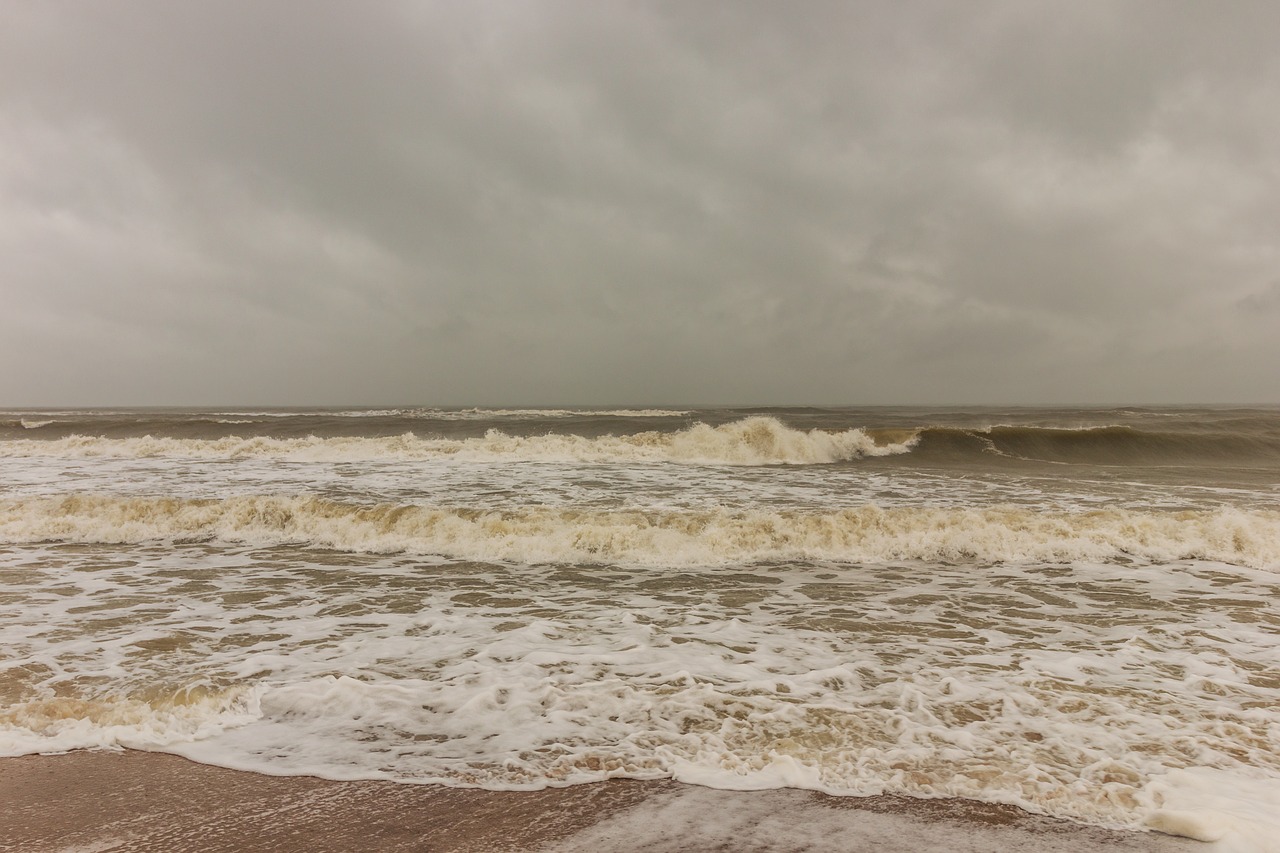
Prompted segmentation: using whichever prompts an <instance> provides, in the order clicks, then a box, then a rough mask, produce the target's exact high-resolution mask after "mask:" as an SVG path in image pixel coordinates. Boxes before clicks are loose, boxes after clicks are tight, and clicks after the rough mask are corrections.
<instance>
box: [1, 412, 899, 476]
mask: <svg viewBox="0 0 1280 853" xmlns="http://www.w3.org/2000/svg"><path fill="white" fill-rule="evenodd" d="M908 450H910V446H909V445H908V444H906V443H888V444H880V443H877V442H876V441H875V440H874V439H873V438H872V437H871V436H869V435H868V434H867V433H866V432H865V431H863V430H861V429H850V430H845V431H843V432H828V431H823V430H808V431H805V430H797V429H791V428H790V427H787V426H785V425H783V424H782V423H781V422H780V421H778V420H776V419H775V418H769V417H752V418H745V419H743V420H740V421H734V422H732V423H728V424H724V425H722V426H715V427H712V426H708V425H706V424H695V425H694V426H692V427H689V428H687V429H683V430H680V431H677V432H660V431H648V432H641V433H636V434H633V435H605V436H597V437H587V436H579V435H572V434H560V433H550V434H546V435H533V436H518V435H509V434H507V433H504V432H501V431H500V430H492V429H491V430H489V431H488V432H487V433H485V434H484V435H483V436H480V437H472V438H424V437H420V436H417V435H414V434H413V433H405V434H403V435H399V436H392V437H340V438H319V437H317V436H306V437H303V438H268V437H263V436H254V437H241V436H228V437H224V438H216V439H188V438H168V437H158V436H142V437H137V438H103V437H98V436H87V435H73V436H68V437H66V438H60V439H52V440H43V441H42V440H31V439H22V440H17V441H6V442H0V456H10V457H14V456H56V457H151V456H172V457H188V458H199V459H243V458H255V457H260V458H274V459H293V460H300V461H334V462H354V461H368V460H421V459H433V458H440V457H458V458H463V459H469V460H482V461H483V460H493V459H508V460H513V461H544V462H682V463H687V464H708V465H778V464H790V465H799V464H814V463H830V462H843V461H847V460H852V459H859V458H862V457H867V456H885V455H890V454H897V453H905V452H907V451H908Z"/></svg>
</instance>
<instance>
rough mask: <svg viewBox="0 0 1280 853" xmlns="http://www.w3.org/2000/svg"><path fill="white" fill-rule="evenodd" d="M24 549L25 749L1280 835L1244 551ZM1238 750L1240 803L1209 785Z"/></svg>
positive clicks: (1264, 598) (19, 654)
mask: <svg viewBox="0 0 1280 853" xmlns="http://www.w3.org/2000/svg"><path fill="white" fill-rule="evenodd" d="M122 556H126V558H125V559H122V558H121V557H122ZM0 577H3V578H4V579H5V580H6V583H5V585H4V587H3V589H0V591H3V592H4V593H5V594H6V600H7V601H10V602H12V603H11V604H10V605H9V606H8V607H7V609H6V610H5V611H4V615H5V617H6V618H5V619H4V620H3V622H0V624H3V625H4V626H5V627H4V630H3V632H0V643H2V644H3V646H4V648H6V649H7V650H8V659H7V660H6V662H5V669H4V671H3V676H2V677H0V683H2V684H3V685H4V689H5V693H6V694H7V695H9V696H11V697H12V698H13V699H14V700H15V701H12V702H10V703H9V704H10V707H11V709H14V710H11V711H10V712H9V713H8V715H7V716H6V717H5V718H4V721H3V725H4V729H3V730H4V732H5V738H6V739H5V740H4V741H0V743H3V744H4V745H5V746H4V749H5V751H7V752H9V753H14V752H31V751H52V750H62V749H68V748H77V747H82V746H87V745H100V746H111V745H118V746H132V747H138V748H149V749H164V750H166V751H171V752H176V753H179V754H182V755H186V756H188V757H190V758H193V759H196V760H199V761H204V762H208V763H216V764H223V765H227V766H232V767H238V768H241V769H248V770H255V771H258V772H266V773H305V774H314V775H321V776H326V777H330V778H383V779H394V780H398V781H408V782H438V783H443V784H453V785H481V786H484V787H488V788H495V789H529V788H539V787H544V786H546V785H555V784H572V783H579V782H590V781H597V780H601V779H606V778H611V777H619V776H626V777H633V778H657V777H674V778H676V779H681V780H685V781H690V782H695V783H698V784H703V785H710V786H714V787H721V788H733V789H753V788H768V787H780V786H786V787H804V788H812V789H817V790H823V791H827V792H830V793H837V794H875V793H905V794H912V795H916V796H929V797H937V796H959V797H967V798H971V799H978V800H986V801H993V802H1006V803H1014V804H1017V805H1021V806H1023V807H1025V808H1028V809H1031V810H1034V811H1040V812H1045V813H1048V814H1053V815H1058V816H1064V817H1072V818H1076V819H1081V820H1086V821H1089V822H1093V823H1099V824H1105V825H1115V826H1127V827H1131V828H1143V827H1155V828H1160V829H1169V830H1174V831H1178V832H1181V833H1183V834H1191V835H1195V836H1197V837H1208V836H1209V835H1211V834H1212V833H1215V832H1218V831H1219V829H1221V828H1222V827H1223V826H1228V828H1229V832H1230V833H1235V834H1236V835H1237V836H1240V837H1242V838H1248V837H1249V833H1253V834H1254V836H1257V834H1258V833H1259V832H1262V830H1260V829H1257V827H1256V823H1257V821H1256V820H1255V818H1257V816H1258V815H1260V814H1264V813H1265V807H1266V804H1267V803H1268V802H1270V800H1268V799H1267V798H1268V797H1274V796H1275V793H1276V791H1277V790H1280V787H1278V786H1280V717H1278V716H1277V714H1280V712H1278V711H1277V710H1276V709H1277V708H1278V707H1280V681H1277V680H1276V678H1275V674H1274V661H1275V660H1276V659H1277V656H1280V632H1277V631H1276V630H1275V625H1274V623H1275V622H1276V621H1277V620H1276V615H1275V613H1274V607H1273V601H1274V600H1275V596H1277V595H1280V582H1278V581H1277V580H1276V577H1275V576H1274V575H1272V574H1269V573H1263V572H1253V571H1250V570H1247V569H1239V568H1232V567H1229V566H1226V565H1223V564H1211V563H1184V564H1178V565H1170V566H1159V567H1151V568H1149V569H1146V570H1141V571H1138V570H1135V569H1134V568H1133V567H1122V566H1114V565H1089V564H1081V565H1078V566H1077V567H1075V568H1074V569H1071V570H1069V571H1064V570H1063V569H1062V568H1061V567H1057V566H1053V565H1047V566H1036V565H1029V566H1005V567H998V568H987V569H982V570H977V569H975V568H973V567H967V568H966V567H955V568H950V569H948V568H946V567H942V566H938V565H934V564H927V563H921V564H914V565H913V564H897V565H881V566H879V567H876V566H863V567H859V568H858V569H857V570H847V569H841V567H838V566H823V565H813V566H810V567H808V568H803V567H798V566H795V565H778V566H773V567H761V568H758V569H757V570H755V571H753V572H751V573H750V574H746V573H743V572H742V571H741V570H739V569H734V568H727V569H718V570H712V569H700V570H697V571H696V572H692V573H680V572H675V571H672V570H667V571H664V572H656V573H655V570H651V569H644V570H642V569H637V570H635V571H634V572H632V573H628V572H626V571H625V570H621V569H613V570H611V571H609V572H604V573H601V574H598V575H595V576H592V575H584V574H581V573H580V572H577V571H575V570H573V569H570V568H568V567H564V566H547V567H544V568H541V569H538V568H535V567H528V566H514V567H510V568H505V569H504V568H502V567H498V566H482V565H476V564H468V563H462V564H457V563H449V562H443V561H435V562H425V563H424V562H415V561H413V560H410V559H406V558H386V557H383V558H374V557H366V558H360V559H358V560H357V559H354V558H350V557H348V558H346V559H343V560H337V561H334V562H333V563H332V564H325V563H323V562H320V561H317V560H314V559H301V557H300V555H299V554H298V553H297V552H293V551H288V550H286V551H283V552H277V551H271V552H262V551H257V552H255V551H241V552H227V551H225V550H210V549H205V548H202V547H201V546H196V545H187V546H178V547H177V549H176V550H174V549H172V548H166V549H153V550H145V549H144V550H135V551H132V552H123V553H122V552H119V551H102V550H101V549H96V550H95V549H92V548H90V549H87V550H86V549H85V548H84V547H83V546H76V547H74V548H68V547H65V546H64V547H59V548H48V547H46V548H44V549H35V550H33V551H31V552H29V553H26V554H25V556H23V557H22V558H19V559H15V557H14V556H13V555H10V556H9V557H7V558H6V560H5V567H4V571H3V572H2V573H0ZM1102 602H1105V605H1104V604H1102ZM1100 607H1104V608H1105V609H1104V610H1102V611H1100V610H1099V608H1100ZM191 685H195V686H196V687H195V688H194V689H191V690H188V688H190V686H191ZM184 691H187V692H190V693H191V695H192V696H193V698H192V699H191V700H189V701H185V702H179V703H175V702H174V701H173V698H172V697H174V696H175V695H183V693H184ZM202 691H207V692H202ZM1206 768H1207V769H1208V770H1211V771H1213V773H1212V774H1211V779H1212V786H1213V788H1214V790H1215V791H1217V792H1218V794H1220V795H1221V796H1222V797H1224V798H1234V799H1233V800H1232V802H1234V803H1235V805H1234V806H1233V805H1231V803H1230V802H1227V801H1226V800H1225V799H1224V800H1223V801H1222V802H1219V803H1215V802H1213V801H1211V800H1208V799H1204V798H1200V803H1199V805H1198V806H1196V807H1197V808H1200V809H1201V811H1199V812H1196V811H1195V810H1194V808H1191V807H1192V806H1195V805H1196V801H1197V797H1198V795H1197V794H1195V791H1196V790H1198V789H1196V788H1195V787H1194V786H1193V785H1192V784H1191V783H1192V782H1195V781H1197V780H1203V779H1205V778H1210V777H1206V776H1204V771H1205V769H1206ZM1177 771H1191V775H1190V776H1184V775H1179V773H1178V772H1177ZM1259 798H1261V799H1259ZM1232 809H1235V811H1234V812H1233V811H1232ZM1224 821H1225V822H1226V823H1224ZM1214 827H1217V829H1215V828H1214ZM1250 827H1252V828H1250ZM1222 838H1224V839H1226V838H1228V834H1227V832H1226V831H1224V832H1223V834H1222ZM1242 843H1243V842H1242ZM1240 849H1251V848H1248V847H1247V846H1246V847H1242V848H1240ZM1252 849H1265V848H1256V847H1255V848H1252Z"/></svg>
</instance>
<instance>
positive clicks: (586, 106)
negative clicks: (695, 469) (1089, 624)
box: [0, 0, 1280, 406]
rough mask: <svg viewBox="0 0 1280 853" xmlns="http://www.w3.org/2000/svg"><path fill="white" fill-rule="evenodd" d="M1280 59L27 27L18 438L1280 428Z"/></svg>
mask: <svg viewBox="0 0 1280 853" xmlns="http://www.w3.org/2000/svg"><path fill="white" fill-rule="evenodd" d="M1277 33H1280V3H1275V2H1271V0H1262V2H1255V3H1249V2H1222V3H1209V2H1199V0H1195V2H1176V0H1159V2H1154V1H1153V2H1136V0H1135V1H1134V2H1129V1H1128V0H1125V2H1120V1H1119V0H1117V2H1088V0H1086V1H1085V2H1080V1H1079V0H1070V2H1068V0H1059V2H1044V3H1042V2H1034V0H1008V2H954V1H952V0H946V1H945V2H944V0H935V2H927V3H914V2H887V0H886V2H848V1H847V0H846V2H831V3H826V2H797V3H783V2H741V0H734V1H733V2H729V0H720V2H710V0H708V2H683V1H682V2H672V3H662V2H653V3H643V2H631V3H622V2H599V0H580V1H579V2H524V1H523V0H509V2H502V3H489V2H471V0H468V2H461V0H459V2H449V3H436V2H372V3H365V2H354V0H352V2H347V3H322V2H301V1H300V0H291V2H270V0H268V2H263V0H245V2H225V0H219V2H202V3H197V2H192V3H185V2H183V3H175V2H171V0H160V1H159V2H153V3H152V2H133V0H116V2H102V3H89V2H8V3H5V4H4V6H3V10H2V11H0V405H5V406H22V405H32V406H41V405H45V406H47V405H112V404H116V405H143V404H193V405H198V404H210V405H216V404H227V403H241V404H264V405H272V404H277V405H278V404H358V403H370V404H374V403H402V404H424V405H452V404H539V403H542V404H566V403H576V404H622V403H651V404H661V403H670V404H691V403H699V402H702V403H777V404H785V403H792V404H795V403H825V404H841V403H843V404H851V405H857V404H876V403H922V404H963V403H1032V404H1033V403H1072V402H1080V403H1109V402H1116V403H1140V402H1155V403H1158V402H1269V403H1276V402H1280V50H1277V49H1276V36H1277Z"/></svg>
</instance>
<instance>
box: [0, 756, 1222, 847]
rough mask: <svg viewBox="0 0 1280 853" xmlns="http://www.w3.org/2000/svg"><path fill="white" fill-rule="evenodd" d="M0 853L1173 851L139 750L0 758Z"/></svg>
mask: <svg viewBox="0 0 1280 853" xmlns="http://www.w3.org/2000/svg"><path fill="white" fill-rule="evenodd" d="M0 767H2V768H3V770H2V771H0V802H2V803H3V804H4V808H3V809H0V850H12V851H23V853H45V851H50V852H51V851H67V852H68V853H69V851H79V853H88V851H94V853H99V851H183V850H192V851H195V850H200V851H220V850H227V851H230V850H236V851H245V850H281V851H339V850H378V851H432V853H469V852H470V851H584V853H585V851H618V853H622V851H649V853H660V851H672V853H674V851H706V850H722V851H736V853H773V851H793V853H800V851H813V853H818V851H861V850H866V851H872V850H874V851H878V853H887V852H888V851H904V853H905V851H921V850H948V851H975V853H976V851H1019V850H1036V851H1041V852H1042V853H1050V852H1051V851H1082V850H1108V851H1179V850H1186V851H1191V850H1197V849H1204V848H1203V846H1202V845H1200V844H1199V843H1197V842H1194V841H1189V840H1187V839H1181V838H1173V837H1170V836H1166V835H1161V834H1158V833H1127V832H1111V831H1106V830H1101V829H1096V828H1092V827H1084V826H1079V825H1076V824H1071V823H1066V822H1063V821H1056V820H1050V819H1046V818H1042V817H1037V816H1035V815H1030V814H1027V813H1025V812H1022V811H1019V810H1018V809H1014V808H1011V807H1005V806H994V805H986V804H981V803H974V802H968V801H962V800H934V801H928V800H912V799H906V798H901V797H870V798H852V797H848V798H842V797H829V796H825V795H821V794H816V793H811V792H804V791H795V790H776V791H762V792H749V793H748V792H732V791H719V790H712V789H709V788H701V787H697V786H691V785H681V784H679V783H674V782H634V781H622V780H617V781H610V782H604V783H598V784H592V785H576V786H572V787H568V788H556V789H548V790H544V791H535V792H522V793H510V792H493V791H483V790H476V789H459V788H444V787H439V786H433V785H400V784H393V783H387V782H332V781H327V780H323V779H315V778H310V777H275V776H263V775H259V774H253V773H242V772H238V771H234V770H225V769H222V768H218V767H210V766H207V765H201V764H195V763H193V762H190V761H187V760H185V759H183V758H178V757H175V756H171V755H164V754H159V753H146V752H133V751H126V752H90V751H81V752H73V753H69V754H65V755H54V756H26V757H21V758H8V759H4V760H3V762H0Z"/></svg>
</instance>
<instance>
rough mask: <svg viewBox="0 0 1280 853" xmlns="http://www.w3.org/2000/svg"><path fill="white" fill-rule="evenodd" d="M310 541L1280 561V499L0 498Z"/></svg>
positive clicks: (500, 554)
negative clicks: (843, 503)
mask: <svg viewBox="0 0 1280 853" xmlns="http://www.w3.org/2000/svg"><path fill="white" fill-rule="evenodd" d="M153 540H154V541H163V540H216V541H223V542H233V543H247V544H253V545H274V544H285V543H293V544H304V545H311V546H315V547H321V548H331V549H335V550H343V551H353V552H372V553H394V552H408V553H419V554H433V555H440V556H446V557H453V558H459V559H469V560H485V561H494V560H497V561H515V562H526V563H554V562H571V563H612V562H619V563H635V564H642V565H664V566H696V565H720V564H729V563H750V562H760V561H772V560H793V559H805V560H830V561H836V562H883V561H888V560H940V561H949V562H979V563H992V562H1005V561H1053V562H1060V561H1073V560H1091V561H1099V562H1110V561H1116V560H1130V559H1137V560H1150V561H1169V560H1182V559H1206V560H1216V561H1221V562H1225V563H1232V564H1236V565H1242V566H1251V567H1254V568H1264V567H1280V512H1262V511H1243V510H1235V509H1222V510H1216V511H1184V512H1144V511H1133V510H1121V509H1110V510H1099V511H1094V512H1083V513H1063V512H1057V513H1046V512H1043V511H1037V510H1033V509H1027V508H1021V507H1011V506H1003V507H990V508H983V509H955V508H887V509H882V508H880V507H876V506H863V507H858V508H851V509H843V510H836V511H831V512H818V513H812V512H798V511H764V510H760V511H728V510H719V511H674V510H645V511H639V510H636V511H625V510H618V511H597V510H590V511H588V510H568V509H553V508H544V507H527V508H520V509H515V510H501V511H499V510H481V509H464V508H456V507H426V506H416V505H402V504H376V505H353V504H347V503H342V502H337V501H331V500H325V499H321V498H316V497H310V496H244V497H235V498H228V499H223V500H212V499H210V500H183V499H178V498H129V497H117V496H102V495H73V496H65V497H47V498H36V499H26V500H8V501H0V541H3V542H6V543H12V544H19V543H36V542H85V543H104V544H116V543H125V544H128V543H144V542H148V541H153Z"/></svg>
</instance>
